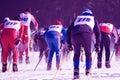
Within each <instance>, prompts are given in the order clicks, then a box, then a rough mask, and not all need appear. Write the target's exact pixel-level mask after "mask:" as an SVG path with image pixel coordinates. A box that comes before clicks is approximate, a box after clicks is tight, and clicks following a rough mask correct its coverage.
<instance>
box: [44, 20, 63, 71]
mask: <svg viewBox="0 0 120 80" xmlns="http://www.w3.org/2000/svg"><path fill="white" fill-rule="evenodd" d="M62 29H63V25H62V22H61V21H59V20H56V21H55V24H54V25H50V26H49V29H48V31H47V32H46V35H45V39H46V41H47V43H48V46H49V48H50V53H49V56H48V63H47V70H51V65H52V58H53V54H54V52H55V53H56V68H57V70H58V69H59V68H60V53H59V51H60V38H61V36H62V33H61V32H62Z"/></svg>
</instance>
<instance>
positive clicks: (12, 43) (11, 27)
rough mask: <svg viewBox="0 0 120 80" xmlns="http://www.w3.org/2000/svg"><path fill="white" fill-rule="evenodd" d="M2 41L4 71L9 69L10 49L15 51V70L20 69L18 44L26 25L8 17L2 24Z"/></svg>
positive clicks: (0, 26)
mask: <svg viewBox="0 0 120 80" xmlns="http://www.w3.org/2000/svg"><path fill="white" fill-rule="evenodd" d="M0 30H3V31H2V33H1V42H2V47H3V48H2V49H3V50H2V72H6V70H7V59H8V56H9V53H10V50H12V52H13V68H12V69H13V72H16V71H18V67H17V61H18V50H17V45H18V44H19V43H20V40H21V37H22V34H23V31H24V26H23V25H22V23H21V22H20V21H18V20H10V19H9V18H8V17H7V18H5V19H4V23H3V24H2V25H0Z"/></svg>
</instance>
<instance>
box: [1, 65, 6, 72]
mask: <svg viewBox="0 0 120 80" xmlns="http://www.w3.org/2000/svg"><path fill="white" fill-rule="evenodd" d="M6 71H7V63H6V64H2V72H6Z"/></svg>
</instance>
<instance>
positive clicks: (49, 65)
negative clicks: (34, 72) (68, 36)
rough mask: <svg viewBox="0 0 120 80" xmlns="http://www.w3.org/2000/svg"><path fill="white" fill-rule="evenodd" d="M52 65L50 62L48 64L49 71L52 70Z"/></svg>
mask: <svg viewBox="0 0 120 80" xmlns="http://www.w3.org/2000/svg"><path fill="white" fill-rule="evenodd" d="M51 65H52V63H51V62H48V63H47V70H51Z"/></svg>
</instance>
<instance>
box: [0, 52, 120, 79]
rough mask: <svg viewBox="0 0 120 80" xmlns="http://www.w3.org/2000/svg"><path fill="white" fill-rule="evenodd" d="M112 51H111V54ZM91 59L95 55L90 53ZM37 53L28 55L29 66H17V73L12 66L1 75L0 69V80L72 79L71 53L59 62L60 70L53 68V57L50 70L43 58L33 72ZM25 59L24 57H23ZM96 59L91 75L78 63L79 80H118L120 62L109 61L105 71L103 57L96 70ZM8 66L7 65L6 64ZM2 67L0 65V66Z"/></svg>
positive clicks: (36, 61)
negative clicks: (109, 65)
mask: <svg viewBox="0 0 120 80" xmlns="http://www.w3.org/2000/svg"><path fill="white" fill-rule="evenodd" d="M112 53H113V51H111V54H112ZM92 54H93V55H92V56H93V57H94V56H95V53H94V52H93V53H92ZM38 55H39V52H31V53H30V61H31V64H25V62H24V63H23V64H19V65H18V69H19V71H18V72H12V65H11V67H10V69H9V71H7V72H5V73H2V71H1V68H0V80H72V78H73V61H72V58H73V52H71V54H70V56H69V57H68V58H66V59H63V60H62V61H61V70H58V71H57V70H56V67H55V65H56V64H55V63H56V61H55V56H54V58H53V63H52V70H51V71H47V70H46V65H47V64H46V63H45V59H44V58H43V59H42V61H41V62H40V64H39V65H38V67H37V69H36V70H35V71H34V68H35V66H36V64H37V63H38V60H39V58H38ZM24 58H25V57H24ZM96 58H97V57H95V60H94V61H93V65H92V70H91V75H89V76H86V75H85V66H84V65H85V63H84V61H83V62H80V80H120V61H116V60H115V56H113V57H112V60H111V68H110V69H106V68H105V65H104V58H105V57H104V56H103V65H102V69H97V68H96V62H97V61H96ZM8 65H9V64H8ZM0 66H1V67H2V65H1V64H0Z"/></svg>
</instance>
